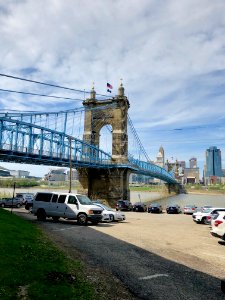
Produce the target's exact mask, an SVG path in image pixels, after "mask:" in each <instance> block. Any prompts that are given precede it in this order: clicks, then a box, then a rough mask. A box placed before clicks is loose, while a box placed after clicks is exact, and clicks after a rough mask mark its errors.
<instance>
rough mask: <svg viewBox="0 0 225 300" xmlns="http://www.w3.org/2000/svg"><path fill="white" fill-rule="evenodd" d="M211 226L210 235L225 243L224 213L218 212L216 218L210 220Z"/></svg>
mask: <svg viewBox="0 0 225 300" xmlns="http://www.w3.org/2000/svg"><path fill="white" fill-rule="evenodd" d="M211 224H212V230H211V231H210V233H211V235H212V236H214V237H216V238H220V239H222V240H224V241H225V212H224V211H223V212H222V211H221V212H219V213H218V216H217V218H216V219H214V220H212V223H211Z"/></svg>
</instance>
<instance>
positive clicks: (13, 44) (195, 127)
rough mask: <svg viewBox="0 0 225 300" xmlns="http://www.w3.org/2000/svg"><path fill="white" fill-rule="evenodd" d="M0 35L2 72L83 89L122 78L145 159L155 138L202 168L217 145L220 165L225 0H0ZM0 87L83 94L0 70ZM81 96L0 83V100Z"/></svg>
mask: <svg viewBox="0 0 225 300" xmlns="http://www.w3.org/2000/svg"><path fill="white" fill-rule="evenodd" d="M0 36H1V47H0V57H1V60H0V73H5V74H11V75H14V76H20V77H26V78H30V79H33V80H38V81H44V82H46V81H47V82H52V83H55V84H60V85H63V86H68V87H73V88H76V89H86V90H89V89H90V88H91V86H92V82H93V81H94V82H95V89H96V91H97V92H98V93H103V94H105V93H106V88H105V86H106V82H107V81H108V82H110V83H111V84H112V85H113V87H114V89H113V92H114V93H115V94H116V93H117V87H118V86H119V83H120V78H123V83H124V87H125V93H126V95H127V96H128V98H129V101H130V105H131V106H130V109H129V115H130V117H131V119H132V121H133V124H134V126H135V128H136V130H137V132H138V134H139V137H140V139H141V141H142V143H143V145H144V147H145V149H146V151H147V153H148V155H149V157H150V158H151V159H152V160H154V159H155V156H156V155H157V152H158V149H159V147H160V146H161V145H162V146H163V147H164V149H165V156H166V158H168V159H171V157H173V158H177V159H178V160H186V161H187V162H188V160H189V159H190V158H191V157H193V156H194V157H197V159H198V162H199V166H200V167H201V168H202V167H203V165H204V162H205V150H206V149H207V148H208V147H210V146H213V145H216V146H217V147H218V148H220V149H221V151H222V159H223V167H224V168H225V105H224V102H225V101H224V100H225V99H224V97H225V1H223V0H214V1H212V0H198V1H196V0H173V1H172V0H171V1H167V0H154V1H153V0H139V1H136V0H114V1H111V0H105V1H103V0H96V1H91V0H83V1H81V0H67V1H60V0H48V1H44V0H39V1H34V0H30V1H25V0H24V1H23V0H20V1H14V0H8V1H3V0H0ZM0 88H2V89H12V90H13V89H14V90H19V91H31V92H36V93H40V92H41V93H43V92H45V93H49V94H58V95H59V94H60V95H63V96H70V97H71V96H72V97H75V98H76V97H78V96H79V97H80V95H76V94H71V93H68V92H63V93H62V91H60V90H59V91H56V90H52V89H51V88H48V89H43V87H40V86H37V85H30V84H28V83H25V82H19V81H16V80H10V79H7V78H4V77H0ZM12 103H13V105H12ZM80 105H81V102H69V101H65V102H63V101H53V100H51V99H47V98H44V99H41V100H40V99H39V98H37V97H33V96H26V97H25V96H20V95H16V94H9V93H3V92H0V109H15V110H21V111H25V110H41V111H43V110H46V111H49V110H50V109H52V110H61V109H67V108H71V107H75V106H80ZM178 129H179V130H178ZM1 165H3V166H9V165H6V164H1ZM13 167H14V168H20V169H21V168H23V169H24V168H28V169H29V170H31V171H32V172H31V173H32V174H33V175H35V172H36V173H37V174H36V175H42V174H43V173H44V172H45V171H46V170H47V169H48V168H38V167H30V166H28V167H25V166H22V167H21V166H18V165H13Z"/></svg>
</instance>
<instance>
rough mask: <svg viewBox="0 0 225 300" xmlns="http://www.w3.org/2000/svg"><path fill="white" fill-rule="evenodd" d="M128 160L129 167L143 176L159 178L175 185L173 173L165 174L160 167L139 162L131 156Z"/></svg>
mask: <svg viewBox="0 0 225 300" xmlns="http://www.w3.org/2000/svg"><path fill="white" fill-rule="evenodd" d="M128 160H129V162H130V164H131V166H133V167H134V168H137V171H138V172H139V173H142V174H143V175H148V176H151V177H154V178H159V179H161V180H164V181H166V182H170V183H177V181H176V179H175V177H174V173H173V172H167V171H166V170H165V169H164V168H161V167H160V166H157V165H155V164H153V163H150V162H145V161H140V160H138V159H135V158H133V157H131V156H130V157H129V159H128Z"/></svg>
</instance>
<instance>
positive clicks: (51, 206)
mask: <svg viewBox="0 0 225 300" xmlns="http://www.w3.org/2000/svg"><path fill="white" fill-rule="evenodd" d="M32 213H33V214H34V215H35V216H37V219H38V220H39V221H45V220H46V217H52V219H53V220H54V221H58V220H59V218H64V219H68V220H77V222H78V224H80V225H86V224H87V222H88V221H91V222H92V224H98V223H99V222H100V221H101V219H102V209H101V208H100V207H98V206H96V205H94V204H92V201H91V200H90V199H89V198H88V197H87V196H85V195H80V194H71V193H57V192H56V193H55V192H54V193H49V192H46V193H45V192H43V193H42V192H41V193H37V194H36V195H35V197H34V200H33V209H32Z"/></svg>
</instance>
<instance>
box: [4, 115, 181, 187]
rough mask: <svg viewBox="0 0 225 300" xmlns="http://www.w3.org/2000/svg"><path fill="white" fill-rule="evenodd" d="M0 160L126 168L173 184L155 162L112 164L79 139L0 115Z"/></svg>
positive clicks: (131, 160) (62, 165)
mask: <svg viewBox="0 0 225 300" xmlns="http://www.w3.org/2000/svg"><path fill="white" fill-rule="evenodd" d="M0 160H1V161H5V162H17V163H27V164H39V165H49V166H60V167H69V166H70V165H71V164H72V166H73V167H74V168H76V167H88V168H104V169H106V168H126V169H130V170H131V172H134V173H139V174H143V175H146V176H151V177H154V178H159V179H161V180H163V181H165V182H168V183H177V181H176V180H175V178H174V176H173V174H171V173H168V172H167V171H166V170H165V169H163V168H161V167H159V166H156V165H155V164H152V163H149V162H144V161H140V160H137V159H134V158H132V157H130V158H129V159H128V162H127V163H125V164H115V162H114V161H113V160H112V157H111V155H109V154H108V153H106V152H104V151H103V150H101V149H99V148H98V147H95V146H93V145H90V144H88V143H86V142H84V141H82V140H80V139H77V138H75V137H73V136H70V135H68V134H66V133H65V132H59V131H56V130H52V129H49V128H46V127H43V126H39V125H37V124H32V123H28V122H24V121H22V120H21V119H13V118H9V117H7V116H6V115H5V116H2V117H0Z"/></svg>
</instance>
